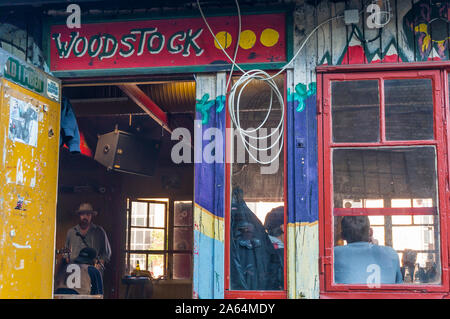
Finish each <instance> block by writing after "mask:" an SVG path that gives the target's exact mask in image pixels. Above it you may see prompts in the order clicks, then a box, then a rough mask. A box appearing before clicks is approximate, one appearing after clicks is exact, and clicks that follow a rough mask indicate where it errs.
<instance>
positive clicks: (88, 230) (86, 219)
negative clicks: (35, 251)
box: [66, 203, 111, 275]
mask: <svg viewBox="0 0 450 319" xmlns="http://www.w3.org/2000/svg"><path fill="white" fill-rule="evenodd" d="M76 213H77V214H78V216H79V218H80V221H79V223H78V225H75V226H74V227H72V228H70V229H69V231H68V232H67V237H66V248H68V249H69V251H70V255H69V259H70V260H68V261H67V262H70V261H72V260H73V259H74V258H76V257H77V256H78V255H79V253H80V251H81V250H82V249H83V248H86V247H89V248H93V249H95V250H96V252H97V262H96V264H95V267H96V268H97V269H98V270H100V272H101V274H102V275H103V271H104V269H105V265H106V264H107V263H108V262H109V260H110V258H111V246H110V244H109V241H108V236H107V235H106V232H105V231H104V230H103V228H102V227H100V226H98V225H95V224H94V223H93V222H92V218H93V217H94V216H96V215H97V212H96V211H95V210H94V208H93V207H92V205H91V204H90V203H82V204H81V205H80V207H79V208H78V210H77V211H76Z"/></svg>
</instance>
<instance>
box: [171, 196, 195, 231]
mask: <svg viewBox="0 0 450 319" xmlns="http://www.w3.org/2000/svg"><path fill="white" fill-rule="evenodd" d="M174 209H175V216H174V221H173V223H174V226H192V202H191V201H176V202H174Z"/></svg>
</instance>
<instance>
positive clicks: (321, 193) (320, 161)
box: [316, 73, 330, 291]
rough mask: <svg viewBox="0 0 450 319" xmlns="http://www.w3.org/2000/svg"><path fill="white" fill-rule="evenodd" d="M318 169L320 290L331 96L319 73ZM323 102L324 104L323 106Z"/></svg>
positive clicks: (323, 276) (323, 251)
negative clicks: (325, 128)
mask: <svg viewBox="0 0 450 319" xmlns="http://www.w3.org/2000/svg"><path fill="white" fill-rule="evenodd" d="M316 85H317V109H318V111H317V169H318V209H319V212H318V214H319V261H318V262H319V265H318V266H319V287H320V291H324V290H325V272H324V269H322V267H321V266H322V265H321V264H320V261H321V260H322V259H323V257H324V255H325V241H326V240H325V234H326V232H325V222H324V221H325V218H326V217H325V214H324V212H325V210H324V204H323V203H324V198H323V196H324V189H323V184H324V183H323V180H324V174H323V172H324V166H323V157H322V156H321V155H322V154H323V136H324V134H323V120H324V118H325V115H324V113H323V110H324V108H325V107H327V104H328V103H329V100H330V99H329V98H328V99H324V98H323V91H324V90H323V74H320V73H319V74H317V80H316ZM322 104H324V106H323V107H322Z"/></svg>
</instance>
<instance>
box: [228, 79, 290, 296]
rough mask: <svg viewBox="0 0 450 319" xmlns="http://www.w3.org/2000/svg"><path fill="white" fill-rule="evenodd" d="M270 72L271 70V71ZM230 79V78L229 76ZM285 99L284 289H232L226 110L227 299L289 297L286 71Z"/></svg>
mask: <svg viewBox="0 0 450 319" xmlns="http://www.w3.org/2000/svg"><path fill="white" fill-rule="evenodd" d="M269 73H270V72H269ZM227 80H228V78H227ZM228 98H229V95H228V94H227V96H226V105H228ZM283 100H284V121H285V122H284V123H285V125H284V130H283V134H284V136H283V139H284V141H283V148H284V152H283V154H284V155H283V160H284V165H283V178H284V181H283V197H284V239H283V240H284V244H285V245H284V247H285V248H284V290H230V222H231V169H232V167H231V165H232V158H233V149H232V143H231V141H232V139H233V136H231V134H230V133H231V130H230V128H232V121H231V117H230V113H229V110H228V107H225V110H226V120H225V121H226V128H227V133H226V137H225V159H226V161H225V225H224V226H225V238H224V240H225V245H224V246H225V262H224V267H225V269H224V274H225V283H224V289H225V291H224V298H225V299H286V298H287V290H288V289H287V249H288V246H287V218H288V215H287V208H288V206H287V205H288V203H287V197H288V196H287V192H288V184H287V170H288V167H287V165H288V164H287V156H288V154H287V153H288V151H287V74H286V73H284V90H283Z"/></svg>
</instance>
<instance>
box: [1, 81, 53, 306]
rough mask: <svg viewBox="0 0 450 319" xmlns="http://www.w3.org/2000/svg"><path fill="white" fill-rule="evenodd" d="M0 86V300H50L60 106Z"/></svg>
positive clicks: (15, 88) (11, 86) (18, 89)
mask: <svg viewBox="0 0 450 319" xmlns="http://www.w3.org/2000/svg"><path fill="white" fill-rule="evenodd" d="M0 84H1V90H0V94H1V96H0V168H1V172H2V173H1V174H0V223H1V224H0V251H1V252H2V253H1V255H0V298H51V297H52V291H53V268H54V252H55V247H54V246H55V222H56V198H57V181H58V155H59V125H60V124H59V120H60V105H59V104H58V103H56V102H53V101H51V100H49V99H47V98H45V97H42V96H40V95H38V94H35V93H33V92H31V91H29V90H27V89H24V88H22V87H20V86H18V85H16V84H14V83H12V82H9V81H8V80H5V79H0Z"/></svg>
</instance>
